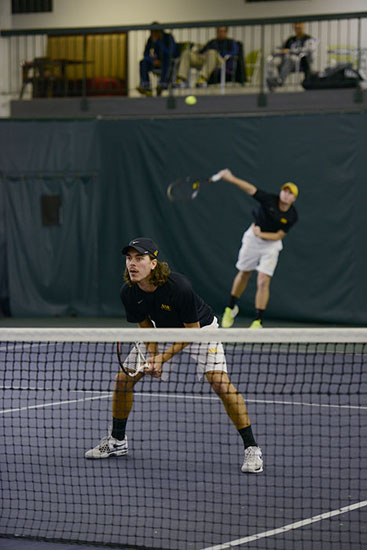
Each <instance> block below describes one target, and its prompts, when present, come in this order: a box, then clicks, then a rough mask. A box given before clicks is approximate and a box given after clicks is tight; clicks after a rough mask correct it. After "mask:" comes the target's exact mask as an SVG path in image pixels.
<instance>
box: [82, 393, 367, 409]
mask: <svg viewBox="0 0 367 550" xmlns="http://www.w3.org/2000/svg"><path fill="white" fill-rule="evenodd" d="M75 391H87V392H88V391H98V390H75ZM135 395H140V396H142V395H143V396H144V397H147V396H148V397H149V396H151V397H167V398H170V399H202V400H205V401H218V398H217V396H216V395H208V396H205V395H186V394H171V393H160V392H157V393H146V392H135ZM245 401H246V402H248V403H265V404H269V405H295V406H302V407H325V408H328V409H357V410H367V406H363V405H328V404H327V403H306V402H304V401H281V400H280V399H278V400H275V399H247V398H246V397H245Z"/></svg>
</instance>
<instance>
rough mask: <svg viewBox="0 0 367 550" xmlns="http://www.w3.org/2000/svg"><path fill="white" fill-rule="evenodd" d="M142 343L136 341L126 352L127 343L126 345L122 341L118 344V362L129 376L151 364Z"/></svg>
mask: <svg viewBox="0 0 367 550" xmlns="http://www.w3.org/2000/svg"><path fill="white" fill-rule="evenodd" d="M141 345H142V344H140V343H139V342H135V344H134V345H133V347H132V348H130V350H129V351H128V353H126V345H125V346H124V345H123V344H121V343H120V342H117V344H116V352H117V359H118V362H119V363H120V367H121V368H122V370H123V371H124V373H125V374H127V375H128V376H132V377H134V376H136V375H137V374H139V373H140V372H143V371H144V370H145V369H146V368H147V367H148V366H149V365H148V363H147V360H146V357H145V355H144V353H143V351H142V349H141ZM124 348H125V349H124Z"/></svg>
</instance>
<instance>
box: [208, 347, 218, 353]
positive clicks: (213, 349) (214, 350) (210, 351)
mask: <svg viewBox="0 0 367 550" xmlns="http://www.w3.org/2000/svg"><path fill="white" fill-rule="evenodd" d="M208 351H209V353H218V348H209V350H208Z"/></svg>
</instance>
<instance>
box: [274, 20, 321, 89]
mask: <svg viewBox="0 0 367 550" xmlns="http://www.w3.org/2000/svg"><path fill="white" fill-rule="evenodd" d="M294 32H295V35H294V36H290V37H289V38H288V40H286V42H285V43H284V45H283V47H282V48H278V50H277V51H276V52H275V53H274V54H273V55H272V56H270V58H269V60H268V66H267V73H268V76H267V84H268V88H269V90H270V91H271V92H272V91H273V90H274V89H275V88H276V87H277V86H283V84H284V82H285V79H286V78H287V76H288V75H289V73H291V72H295V71H297V70H299V71H302V72H303V73H304V74H305V78H306V79H307V78H308V77H309V76H310V73H311V63H312V58H313V53H314V51H315V46H316V40H315V39H314V38H312V36H310V35H309V34H306V32H305V24H304V23H302V22H298V23H295V24H294Z"/></svg>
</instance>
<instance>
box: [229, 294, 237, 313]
mask: <svg viewBox="0 0 367 550" xmlns="http://www.w3.org/2000/svg"><path fill="white" fill-rule="evenodd" d="M237 302H238V298H237V297H236V296H233V295H232V294H231V295H230V297H229V302H228V306H229V307H230V308H231V309H233V308H234V306H235V305H236V304H237Z"/></svg>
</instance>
